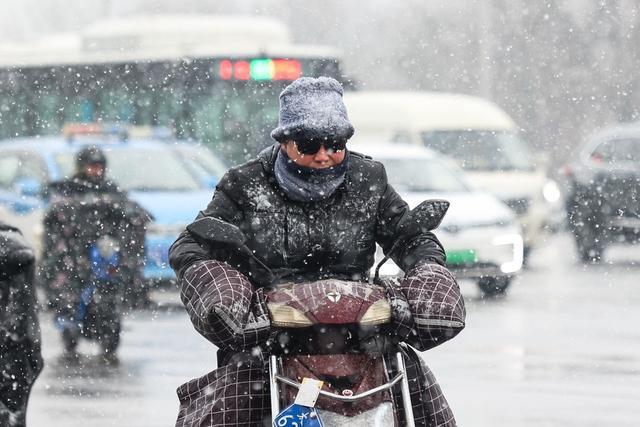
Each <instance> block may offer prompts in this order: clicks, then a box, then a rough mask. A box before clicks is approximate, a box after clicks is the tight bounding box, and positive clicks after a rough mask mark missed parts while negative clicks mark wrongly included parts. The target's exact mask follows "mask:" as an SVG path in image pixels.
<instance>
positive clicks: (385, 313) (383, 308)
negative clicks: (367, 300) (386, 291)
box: [360, 299, 391, 325]
mask: <svg viewBox="0 0 640 427" xmlns="http://www.w3.org/2000/svg"><path fill="white" fill-rule="evenodd" d="M390 320H391V306H390V305H389V302H388V301H387V300H385V299H381V300H378V301H376V302H374V303H373V304H372V305H371V307H369V308H368V309H367V311H366V312H365V313H364V316H362V319H360V324H361V325H381V324H383V323H389V321H390Z"/></svg>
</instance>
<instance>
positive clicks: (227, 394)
mask: <svg viewBox="0 0 640 427" xmlns="http://www.w3.org/2000/svg"><path fill="white" fill-rule="evenodd" d="M400 290H401V291H402V294H404V295H405V296H406V300H407V302H408V304H409V306H410V307H411V311H412V312H413V321H414V325H413V326H414V329H415V332H414V333H413V334H412V338H414V336H415V337H417V338H415V339H416V341H417V342H418V343H419V344H422V345H423V346H425V347H427V348H430V347H433V346H434V345H437V344H439V343H441V342H444V341H445V340H446V339H448V338H451V337H453V336H454V335H455V334H456V333H458V332H459V330H460V329H462V327H463V326H464V304H463V302H462V298H461V297H460V292H459V289H458V287H457V284H456V282H455V280H454V279H453V277H452V276H451V275H450V273H449V272H448V271H447V270H446V269H445V268H443V267H440V266H438V265H423V266H421V267H419V268H416V269H414V271H412V272H411V275H408V276H407V278H406V279H405V280H404V281H403V282H402V283H401V284H400ZM455 295H457V297H455ZM399 297H402V295H401V294H400V296H399ZM181 298H182V301H183V303H184V305H185V307H186V308H187V312H188V313H189V316H190V318H191V321H192V323H193V325H194V327H195V328H196V330H197V331H198V332H200V333H201V334H202V335H203V336H204V337H206V338H207V339H208V340H209V341H211V342H212V343H214V344H216V345H217V346H219V347H223V348H231V349H233V350H237V351H243V350H246V349H249V348H251V347H253V346H255V345H258V344H260V343H261V342H264V341H265V340H266V339H267V338H268V336H269V319H268V315H267V313H266V310H265V307H264V299H263V296H262V294H261V293H260V291H259V290H258V291H254V290H253V287H252V285H251V284H250V283H249V281H248V280H247V279H246V277H244V276H243V275H242V274H241V273H240V272H238V271H237V270H235V269H233V268H232V267H230V266H229V265H227V264H225V263H222V262H219V261H201V262H199V263H197V264H195V265H194V266H192V267H190V268H189V269H188V270H187V271H186V272H185V275H184V278H183V281H182V290H181ZM438 319H444V320H445V321H449V322H451V321H454V322H460V324H461V325H462V326H459V325H458V324H457V323H447V322H438V321H437V320H438ZM452 325H453V326H455V327H454V329H452V327H453V326H452ZM456 325H458V326H456ZM427 326H428V328H427ZM456 328H457V329H456ZM426 331H428V332H426ZM452 331H454V332H452ZM434 343H435V344H434ZM405 360H406V367H407V374H408V377H409V378H410V381H409V386H410V391H411V401H412V406H413V411H414V417H415V421H416V425H417V426H428V427H444V426H446V427H452V426H455V419H454V417H453V412H452V411H451V409H450V408H449V406H448V403H447V401H446V399H445V397H444V395H443V393H442V390H441V389H440V386H439V385H438V383H437V381H436V379H435V377H434V376H433V374H432V373H431V371H430V370H429V368H428V367H427V366H426V365H425V364H424V362H423V361H422V359H421V358H420V357H419V356H418V355H417V354H416V353H415V352H413V350H411V349H407V350H406V352H405ZM390 363H391V364H393V361H392V360H391V361H390ZM177 393H178V398H179V400H180V410H179V413H178V419H177V421H176V427H187V426H189V427H192V426H198V427H201V426H202V427H204V426H209V427H213V426H221V427H227V426H237V427H239V426H256V427H260V426H269V425H270V421H271V418H270V417H271V414H270V400H269V385H268V373H267V370H266V368H265V366H264V365H263V363H262V362H259V361H242V362H239V363H231V364H228V365H225V366H222V367H220V368H218V369H216V370H214V371H212V372H210V373H209V374H207V375H205V376H203V377H200V378H197V379H194V380H192V381H189V382H188V383H185V384H183V385H182V386H180V387H179V388H178V390H177ZM397 398H398V399H399V396H397ZM397 401H398V402H400V400H397ZM398 410H399V412H400V414H401V415H402V408H398Z"/></svg>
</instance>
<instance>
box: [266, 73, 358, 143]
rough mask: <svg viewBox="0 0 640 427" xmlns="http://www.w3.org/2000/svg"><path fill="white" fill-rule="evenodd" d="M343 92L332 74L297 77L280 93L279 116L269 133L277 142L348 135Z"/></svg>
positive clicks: (351, 127) (339, 137)
mask: <svg viewBox="0 0 640 427" xmlns="http://www.w3.org/2000/svg"><path fill="white" fill-rule="evenodd" d="M342 93H343V91H342V85H341V84H340V83H338V82H337V81H336V80H335V79H332V78H331V77H318V78H317V79H316V78H313V77H300V78H299V79H297V80H296V81H294V82H293V83H291V84H290V85H289V86H287V87H286V88H284V90H283V91H282V93H281V94H280V119H279V120H278V127H277V128H275V129H274V130H273V131H271V137H272V138H273V139H275V140H276V141H278V142H285V141H286V140H287V139H296V138H300V139H312V138H313V139H320V138H325V139H344V140H346V139H349V138H351V136H352V135H353V126H352V125H351V123H350V122H349V117H347V109H346V108H345V106H344V102H342Z"/></svg>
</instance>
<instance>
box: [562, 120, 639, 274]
mask: <svg viewBox="0 0 640 427" xmlns="http://www.w3.org/2000/svg"><path fill="white" fill-rule="evenodd" d="M563 174H564V176H565V178H566V185H565V188H566V189H565V191H566V195H565V202H566V204H565V206H566V213H567V221H568V225H569V229H570V231H571V233H572V234H573V237H574V239H575V246H576V250H577V253H578V256H579V258H580V259H581V260H582V261H584V262H587V263H591V262H598V261H600V260H601V259H602V256H603V254H604V252H605V250H606V248H607V246H609V245H611V244H612V243H638V242H639V241H640V124H637V123H636V124H629V125H619V126H612V127H609V128H605V129H603V130H602V131H600V132H597V133H596V134H594V135H593V136H591V137H590V138H589V139H588V140H587V141H586V143H585V144H584V146H583V147H582V149H581V150H580V152H579V155H578V156H577V159H576V160H575V161H574V162H572V163H570V164H568V165H566V166H565V167H564V168H563Z"/></svg>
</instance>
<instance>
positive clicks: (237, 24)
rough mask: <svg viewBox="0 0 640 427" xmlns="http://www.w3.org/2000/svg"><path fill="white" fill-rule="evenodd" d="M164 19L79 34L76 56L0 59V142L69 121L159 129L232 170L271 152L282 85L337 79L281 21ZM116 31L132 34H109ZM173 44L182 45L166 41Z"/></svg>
mask: <svg viewBox="0 0 640 427" xmlns="http://www.w3.org/2000/svg"><path fill="white" fill-rule="evenodd" d="M170 18H171V17H170ZM170 18H167V20H163V21H162V22H161V25H160V24H159V22H160V21H158V20H157V19H151V18H149V20H147V21H144V25H142V24H141V23H139V22H138V21H136V25H131V23H129V24H128V25H127V26H126V27H122V26H114V27H109V28H112V31H111V30H110V32H101V33H100V34H99V36H100V37H99V38H97V36H95V35H94V36H93V38H90V39H86V38H85V39H83V38H81V37H86V36H83V35H82V34H83V33H78V37H80V38H79V39H78V40H79V43H77V45H78V46H80V47H78V46H76V45H70V46H66V47H65V48H64V50H61V51H60V53H59V54H58V51H53V52H52V51H51V49H40V50H37V51H33V52H32V51H30V50H29V48H28V45H25V46H27V47H21V49H23V50H22V51H20V54H19V55H18V54H11V53H3V52H0V112H2V120H0V139H3V138H14V137H19V136H33V135H54V134H58V133H59V132H60V130H61V129H62V127H63V126H64V124H65V123H69V122H73V123H88V122H102V123H130V124H133V125H139V126H163V127H167V128H169V129H172V130H173V131H174V133H175V136H176V137H177V138H179V139H190V140H196V141H200V142H202V143H204V144H205V145H207V146H208V147H209V148H211V149H214V150H215V152H216V153H219V154H220V155H221V156H222V157H224V158H226V159H230V160H234V161H238V160H242V159H245V158H248V157H252V156H254V155H255V154H257V152H259V151H260V150H261V149H262V148H264V147H265V146H267V145H269V144H272V143H273V141H272V140H271V139H270V137H269V133H270V131H271V130H272V129H273V128H275V127H276V126H277V120H278V105H279V104H278V96H279V94H280V92H281V91H282V89H283V88H284V87H285V86H286V85H287V84H289V83H290V82H291V81H293V80H295V79H296V78H298V77H300V76H314V77H317V76H320V75H324V76H330V77H333V78H335V79H337V80H339V81H342V80H343V79H342V75H341V71H340V63H339V60H338V58H337V57H336V55H335V53H332V50H331V48H328V47H326V46H325V47H323V46H311V47H308V48H307V47H305V46H304V45H297V44H294V43H292V42H288V41H287V40H286V37H285V33H286V32H287V31H286V27H284V25H283V24H281V23H279V22H277V23H273V22H270V21H269V22H267V23H264V22H263V23H262V24H261V25H257V23H256V21H255V19H256V18H255V17H253V18H246V17H242V18H240V17H238V18H237V19H235V18H234V20H233V21H229V18H228V17H225V18H224V19H218V20H215V19H214V18H211V19H212V20H211V21H206V22H210V23H211V24H207V25H203V23H206V22H205V21H202V22H201V21H196V24H197V25H195V24H194V25H189V24H188V22H185V21H184V20H185V19H209V18H202V17H189V18H185V17H184V16H182V15H181V16H180V17H179V18H176V17H174V18H175V19H176V20H175V22H174V20H172V19H170ZM247 19H249V20H247ZM265 19H266V18H265ZM171 22H173V23H174V24H175V25H173V26H171V25H169V24H170V23H171ZM214 24H215V25H214ZM223 24H224V25H223ZM263 24H264V25H263ZM154 25H155V27H154ZM98 27H99V26H98ZM90 28H91V27H90ZM122 28H126V30H127V31H134V30H135V31H138V32H137V33H135V34H133V35H131V34H129V33H128V32H127V33H123V32H121V33H118V32H116V31H123V30H122ZM172 28H173V29H174V30H175V29H176V28H180V29H183V30H184V31H178V32H176V33H170V34H171V37H169V38H166V37H165V38H161V40H162V41H163V43H165V45H161V46H159V45H158V34H164V33H162V31H170V30H171V29H172ZM243 28H245V29H246V28H250V29H251V31H248V30H245V31H242V29H243ZM118 29H120V30H118ZM187 29H189V30H190V31H189V30H187ZM276 30H277V31H276ZM199 31H200V33H199ZM183 33H185V34H183ZM176 34H177V35H176ZM178 35H182V36H183V37H184V38H185V39H184V40H175V41H174V44H171V43H169V42H168V41H171V40H173V39H174V38H176V37H178ZM276 36H277V37H276ZM172 37H173V38H172ZM225 40H226V41H227V42H225V43H222V41H225ZM274 40H275V41H276V42H279V43H283V44H279V45H278V47H277V49H276V48H274V49H272V50H273V52H274V53H271V54H270V53H268V52H270V51H271V50H270V49H265V47H268V43H271V42H273V41H274ZM16 51H17V49H16ZM9 52H13V51H9ZM261 52H266V53H261ZM12 58H14V60H13V61H14V62H12ZM25 58H26V59H25ZM38 58H42V60H38ZM25 61H27V62H25Z"/></svg>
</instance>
